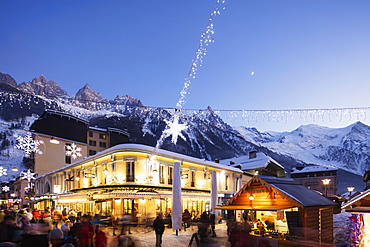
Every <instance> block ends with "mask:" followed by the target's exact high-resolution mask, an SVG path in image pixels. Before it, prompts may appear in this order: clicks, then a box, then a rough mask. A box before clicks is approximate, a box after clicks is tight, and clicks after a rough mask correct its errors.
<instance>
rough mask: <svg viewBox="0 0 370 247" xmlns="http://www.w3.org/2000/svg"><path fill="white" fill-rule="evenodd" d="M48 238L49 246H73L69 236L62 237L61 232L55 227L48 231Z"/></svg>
mask: <svg viewBox="0 0 370 247" xmlns="http://www.w3.org/2000/svg"><path fill="white" fill-rule="evenodd" d="M48 240H49V242H50V244H51V247H74V245H73V244H72V243H71V242H72V240H71V239H70V238H67V239H64V238H63V232H62V230H60V229H59V228H55V229H54V230H51V231H50V232H49V234H48Z"/></svg>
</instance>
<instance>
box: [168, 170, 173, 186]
mask: <svg viewBox="0 0 370 247" xmlns="http://www.w3.org/2000/svg"><path fill="white" fill-rule="evenodd" d="M167 171H168V173H167V178H168V181H167V182H168V184H172V182H173V177H172V176H173V167H168V170H167Z"/></svg>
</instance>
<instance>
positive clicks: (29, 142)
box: [15, 133, 44, 157]
mask: <svg viewBox="0 0 370 247" xmlns="http://www.w3.org/2000/svg"><path fill="white" fill-rule="evenodd" d="M17 142H18V143H17V145H16V146H15V147H16V148H18V149H21V150H23V151H24V152H25V156H26V157H29V156H30V155H31V153H38V154H42V151H41V150H40V149H39V146H40V145H41V144H43V143H44V142H43V141H42V140H34V139H33V138H32V135H31V134H30V133H27V135H25V136H18V137H17Z"/></svg>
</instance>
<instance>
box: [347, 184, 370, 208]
mask: <svg viewBox="0 0 370 247" xmlns="http://www.w3.org/2000/svg"><path fill="white" fill-rule="evenodd" d="M362 201H364V202H367V203H368V202H369V201H370V189H369V190H366V191H364V192H362V193H361V194H359V195H357V196H354V197H352V198H351V199H350V200H349V201H348V202H346V203H344V204H343V206H342V209H346V211H347V210H348V209H352V211H353V210H355V208H357V207H358V208H359V209H360V208H364V207H365V206H366V208H367V210H369V211H370V205H369V204H367V205H363V203H362Z"/></svg>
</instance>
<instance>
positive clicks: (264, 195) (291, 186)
mask: <svg viewBox="0 0 370 247" xmlns="http://www.w3.org/2000/svg"><path fill="white" fill-rule="evenodd" d="M333 205H334V203H333V202H332V201H331V200H329V199H327V198H326V197H324V196H321V195H319V194H318V193H316V192H314V191H312V190H310V189H307V188H306V187H305V186H303V185H301V184H299V183H298V182H296V181H294V180H293V179H290V178H276V177H269V176H254V177H253V178H252V179H251V180H250V181H249V182H248V183H247V184H245V185H244V186H243V188H242V189H241V190H240V191H238V192H237V193H236V194H235V196H234V197H233V198H232V199H231V200H230V201H228V202H227V203H226V204H225V206H221V207H218V208H219V209H230V210H238V209H250V210H269V211H274V210H281V209H288V208H293V207H311V206H333Z"/></svg>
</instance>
